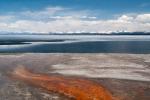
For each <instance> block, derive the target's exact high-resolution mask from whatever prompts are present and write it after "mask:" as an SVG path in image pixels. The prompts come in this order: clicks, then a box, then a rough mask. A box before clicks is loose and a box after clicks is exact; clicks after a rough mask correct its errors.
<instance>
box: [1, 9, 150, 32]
mask: <svg viewBox="0 0 150 100" xmlns="http://www.w3.org/2000/svg"><path fill="white" fill-rule="evenodd" d="M93 13H94V12H91V11H88V10H80V11H75V10H72V9H68V8H62V7H49V8H46V9H44V10H41V11H25V12H21V13H18V14H16V16H15V17H16V18H14V17H10V19H13V18H14V19H17V18H18V17H21V18H19V19H17V20H15V21H13V22H7V23H6V21H3V22H0V31H6V32H20V33H21V32H30V33H51V32H61V33H62V32H64V33H66V32H68V33H70V32H72V33H73V32H75V33H79V32H91V33H92V32H97V33H110V32H119V31H127V32H136V31H143V32H150V14H136V15H128V14H127V15H121V16H119V17H117V18H116V19H114V18H112V19H107V20H102V19H99V18H98V17H96V16H91V15H94V14H93ZM22 16H25V17H27V18H25V17H22ZM4 19H7V17H2V16H0V20H4ZM8 19H9V17H8Z"/></svg>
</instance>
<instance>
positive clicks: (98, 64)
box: [0, 53, 150, 100]
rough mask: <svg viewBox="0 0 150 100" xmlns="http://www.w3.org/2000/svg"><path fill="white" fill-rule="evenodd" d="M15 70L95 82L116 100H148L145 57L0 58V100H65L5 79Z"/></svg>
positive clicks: (149, 70) (149, 71)
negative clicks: (22, 67)
mask: <svg viewBox="0 0 150 100" xmlns="http://www.w3.org/2000/svg"><path fill="white" fill-rule="evenodd" d="M17 66H24V67H26V68H28V69H31V70H32V71H33V72H37V73H45V74H48V75H62V76H67V77H76V78H84V79H87V80H90V81H93V82H96V83H98V84H100V85H102V86H103V87H105V89H107V90H108V91H110V93H111V94H112V95H113V96H114V97H117V98H119V99H120V100H150V55H149V54H146V55H144V54H140V55H138V54H58V53H56V54H1V55H0V100H69V98H67V97H65V96H63V95H59V94H57V93H52V92H48V91H46V90H43V89H41V88H36V87H33V86H31V85H28V84H26V83H24V82H21V81H18V80H13V79H11V78H10V77H8V75H9V73H11V72H12V71H13V70H14V69H15V68H16V67H17Z"/></svg>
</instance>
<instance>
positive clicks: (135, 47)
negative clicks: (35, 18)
mask: <svg viewBox="0 0 150 100" xmlns="http://www.w3.org/2000/svg"><path fill="white" fill-rule="evenodd" d="M0 53H138V54H146V53H150V35H0Z"/></svg>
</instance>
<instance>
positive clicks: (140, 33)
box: [0, 32, 150, 35]
mask: <svg viewBox="0 0 150 100" xmlns="http://www.w3.org/2000/svg"><path fill="white" fill-rule="evenodd" d="M0 35H150V32H112V33H28V32H24V33H13V32H0Z"/></svg>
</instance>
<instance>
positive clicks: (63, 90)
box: [11, 68, 114, 100]
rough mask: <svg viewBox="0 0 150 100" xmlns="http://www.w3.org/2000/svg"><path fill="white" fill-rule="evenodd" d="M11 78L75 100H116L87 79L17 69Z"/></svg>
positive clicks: (102, 88)
mask: <svg viewBox="0 0 150 100" xmlns="http://www.w3.org/2000/svg"><path fill="white" fill-rule="evenodd" d="M11 76H12V77H13V78H15V79H18V80H21V81H23V82H25V83H27V84H31V85H33V86H36V87H39V88H43V89H44V90H47V91H51V92H56V93H59V94H63V95H65V96H67V97H68V98H73V99H75V100H114V99H113V97H112V95H111V93H110V92H109V91H107V90H106V89H105V88H104V87H102V86H101V85H99V84H97V83H95V82H93V81H90V80H87V79H81V78H74V77H66V76H60V75H45V74H36V73H33V72H31V71H29V70H27V69H25V68H17V69H15V70H14V72H13V73H12V75H11Z"/></svg>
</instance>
